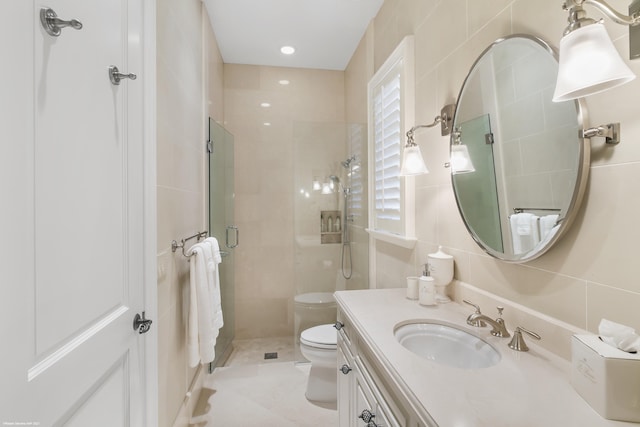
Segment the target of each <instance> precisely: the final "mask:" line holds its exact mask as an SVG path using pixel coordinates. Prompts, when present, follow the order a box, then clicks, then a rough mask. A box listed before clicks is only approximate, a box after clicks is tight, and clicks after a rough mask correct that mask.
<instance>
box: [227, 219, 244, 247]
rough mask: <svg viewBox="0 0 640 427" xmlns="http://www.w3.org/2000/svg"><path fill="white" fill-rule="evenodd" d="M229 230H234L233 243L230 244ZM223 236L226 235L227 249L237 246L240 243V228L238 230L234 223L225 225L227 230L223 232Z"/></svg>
mask: <svg viewBox="0 0 640 427" xmlns="http://www.w3.org/2000/svg"><path fill="white" fill-rule="evenodd" d="M229 230H233V231H235V235H236V236H235V243H234V244H233V245H232V244H230V243H229ZM225 237H226V245H227V247H228V248H229V249H233V248H235V247H237V246H238V245H239V244H240V230H238V227H237V226H235V225H229V226H227V230H226V232H225Z"/></svg>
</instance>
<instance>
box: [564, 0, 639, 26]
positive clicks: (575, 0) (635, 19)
mask: <svg viewBox="0 0 640 427" xmlns="http://www.w3.org/2000/svg"><path fill="white" fill-rule="evenodd" d="M583 4H590V5H592V6H595V7H596V8H597V9H598V10H600V11H601V12H602V13H604V14H605V15H606V16H608V17H609V18H610V19H612V20H613V21H614V22H617V23H618V24H623V25H638V24H640V14H638V13H634V14H633V15H631V16H629V15H624V14H622V13H620V12H618V11H617V10H615V9H614V8H613V7H611V5H610V4H609V3H607V2H606V1H605V0H566V1H565V3H564V5H563V8H564V9H565V10H568V9H570V8H572V7H581V6H582V5H583Z"/></svg>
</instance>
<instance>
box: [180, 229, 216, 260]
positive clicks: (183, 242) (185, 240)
mask: <svg viewBox="0 0 640 427" xmlns="http://www.w3.org/2000/svg"><path fill="white" fill-rule="evenodd" d="M208 235H209V232H208V231H207V230H205V231H201V232H199V233H196V234H194V235H193V236H189V237H187V238H185V239H181V240H180V243H178V242H177V241H176V240H173V241H171V252H175V251H176V250H178V248H182V255H184V256H186V257H187V258H189V257H191V256H192V255H193V254H192V255H187V254H186V253H185V252H184V244H185V243H186V242H188V241H189V240H192V239H198V241H200V239H202V238H203V237H207V236H208Z"/></svg>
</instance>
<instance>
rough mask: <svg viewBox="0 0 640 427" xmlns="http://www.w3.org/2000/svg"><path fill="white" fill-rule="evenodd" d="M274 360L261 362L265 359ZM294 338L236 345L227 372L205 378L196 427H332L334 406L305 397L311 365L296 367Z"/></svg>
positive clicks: (220, 370) (218, 370)
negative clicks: (270, 356) (268, 355)
mask: <svg viewBox="0 0 640 427" xmlns="http://www.w3.org/2000/svg"><path fill="white" fill-rule="evenodd" d="M270 352H278V359H273V360H264V353H270ZM294 357H295V351H294V343H293V338H291V337H287V338H273V339H256V340H239V341H236V342H234V351H233V353H232V354H231V356H230V357H229V360H228V361H227V363H226V364H225V366H223V367H220V368H216V369H215V371H214V372H213V374H212V375H207V377H206V378H205V380H204V384H203V391H202V393H203V395H202V396H201V398H200V401H199V402H200V405H199V407H198V408H196V410H195V413H194V418H193V421H194V422H196V421H197V423H195V424H192V425H193V426H194V427H245V426H246V427H253V426H264V427H306V426H309V427H311V426H336V425H337V424H338V414H337V411H336V408H335V404H332V405H326V404H322V405H320V404H314V403H311V402H309V401H308V400H307V399H306V398H305V396H304V392H305V388H306V385H307V376H308V374H309V369H310V365H309V364H308V363H295V362H294Z"/></svg>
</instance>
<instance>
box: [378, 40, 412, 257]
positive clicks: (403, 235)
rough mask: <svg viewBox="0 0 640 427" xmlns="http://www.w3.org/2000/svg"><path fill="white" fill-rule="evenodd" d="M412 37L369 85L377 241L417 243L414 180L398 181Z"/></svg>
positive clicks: (408, 117) (408, 118)
mask: <svg viewBox="0 0 640 427" xmlns="http://www.w3.org/2000/svg"><path fill="white" fill-rule="evenodd" d="M413 80H414V63H413V37H412V36H409V37H405V39H404V40H403V41H402V42H401V43H400V45H399V46H398V47H397V48H396V49H395V50H394V52H393V53H392V54H391V55H390V56H389V58H388V59H387V61H386V62H385V63H384V64H383V65H382V66H381V67H380V69H379V70H378V72H376V74H375V75H374V76H373V78H372V79H371V81H370V82H369V87H368V92H369V99H368V103H369V153H370V154H369V165H370V167H369V188H370V191H371V197H370V201H369V229H368V231H369V232H370V233H371V234H372V235H373V236H374V237H376V238H379V239H382V240H386V241H390V242H392V243H395V244H399V245H401V246H405V247H413V245H414V244H415V236H414V234H415V228H414V217H415V213H414V204H413V199H414V193H413V192H414V185H413V177H404V178H402V177H400V162H401V161H402V149H403V147H404V145H405V139H404V138H405V132H406V130H407V129H408V128H410V127H411V126H412V123H413V109H414V98H413V93H414V81H413Z"/></svg>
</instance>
